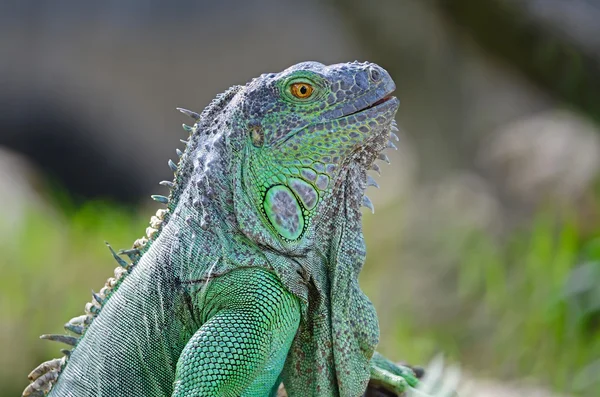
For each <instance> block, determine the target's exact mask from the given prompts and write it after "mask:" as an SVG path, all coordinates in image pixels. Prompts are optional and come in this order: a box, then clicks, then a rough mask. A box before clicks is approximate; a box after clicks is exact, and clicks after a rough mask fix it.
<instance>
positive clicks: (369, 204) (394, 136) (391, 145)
mask: <svg viewBox="0 0 600 397" xmlns="http://www.w3.org/2000/svg"><path fill="white" fill-rule="evenodd" d="M397 132H398V124H397V123H396V120H393V121H392V128H391V131H390V139H389V140H388V143H387V147H386V149H394V150H398V148H397V147H396V145H394V143H393V142H392V139H393V140H395V141H396V142H398V141H399V140H400V138H398V135H397V134H396V133H397ZM377 159H378V160H382V161H385V162H386V163H387V164H390V159H389V157H388V156H387V155H386V154H385V153H379V155H378V157H377ZM371 170H373V171H375V172H377V174H378V175H381V169H380V168H379V165H378V164H376V163H373V164H371ZM369 186H373V187H375V188H377V189H379V185H378V184H377V182H376V181H375V179H374V178H373V177H372V176H371V175H368V174H367V176H366V187H369ZM362 206H363V207H366V208H368V209H369V210H371V213H375V206H374V205H373V202H372V201H371V199H370V198H369V197H367V195H366V194H364V195H363V198H362Z"/></svg>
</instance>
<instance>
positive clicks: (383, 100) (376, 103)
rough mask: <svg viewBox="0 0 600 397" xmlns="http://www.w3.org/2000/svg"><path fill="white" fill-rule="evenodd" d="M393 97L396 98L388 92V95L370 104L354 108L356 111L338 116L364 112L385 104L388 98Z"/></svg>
mask: <svg viewBox="0 0 600 397" xmlns="http://www.w3.org/2000/svg"><path fill="white" fill-rule="evenodd" d="M394 98H396V97H395V96H393V95H391V94H388V95H386V96H384V97H383V98H381V99H378V100H377V101H375V102H373V103H372V104H370V105H367V106H365V107H364V108H361V109H358V110H356V111H354V112H352V113H348V114H344V115H343V116H341V117H339V118H343V117H348V116H352V115H355V114H359V113H362V112H366V111H369V110H372V109H375V108H377V107H379V106H381V105H383V104H385V103H386V102H388V101H390V100H392V99H394Z"/></svg>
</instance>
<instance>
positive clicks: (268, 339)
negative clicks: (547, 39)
mask: <svg viewBox="0 0 600 397" xmlns="http://www.w3.org/2000/svg"><path fill="white" fill-rule="evenodd" d="M299 83H304V84H307V85H310V86H311V87H312V88H313V91H312V93H311V94H310V95H308V96H307V97H306V98H298V97H296V96H294V95H293V90H292V88H291V87H292V85H293V84H299ZM394 89H395V85H394V82H393V81H392V79H391V78H390V76H389V75H388V73H387V72H386V71H385V70H384V69H382V68H381V67H379V66H377V65H375V64H372V63H359V62H352V63H344V64H337V65H331V66H325V65H322V64H319V63H316V62H304V63H300V64H298V65H295V66H293V67H291V68H289V69H286V70H284V71H283V72H281V73H277V74H275V73H272V74H264V75H262V76H260V77H259V78H256V79H254V80H252V81H251V82H249V83H248V84H246V85H245V86H235V87H232V88H230V89H229V90H228V91H226V92H225V93H223V94H221V95H220V96H218V97H217V98H216V99H215V100H214V101H213V102H212V103H211V104H210V105H209V106H208V107H207V108H206V109H205V110H204V112H203V113H202V114H201V115H198V114H195V113H193V112H189V111H185V110H184V111H183V112H184V113H187V114H188V115H190V116H191V117H193V118H194V119H195V120H196V123H195V125H194V126H193V127H187V126H184V128H186V129H187V130H188V131H189V132H190V138H189V141H187V142H186V150H185V152H184V153H179V154H180V157H181V158H180V161H179V164H177V165H175V164H174V163H172V162H170V166H171V167H172V168H173V169H174V171H175V179H174V181H173V182H165V183H163V184H164V185H167V186H169V187H170V188H171V192H170V195H169V197H168V198H167V197H163V196H154V198H155V199H156V200H157V201H160V202H163V203H165V204H166V206H167V208H166V210H159V211H158V212H157V214H156V216H154V217H152V220H151V222H150V225H151V226H150V227H149V228H148V229H147V238H146V237H144V238H141V239H139V240H137V241H136V242H135V243H134V248H133V249H132V250H127V251H124V252H122V253H121V254H126V255H127V256H128V257H129V259H130V260H131V262H132V263H129V262H126V261H124V260H123V259H121V258H120V257H119V256H118V255H117V254H116V253H114V251H113V254H114V256H115V258H116V259H117V260H118V262H119V265H120V266H119V267H118V268H117V269H116V270H115V277H114V278H111V279H109V280H108V281H107V284H106V286H105V287H104V288H103V289H102V290H100V292H99V293H98V294H96V295H94V300H93V301H92V302H91V303H90V304H88V305H87V306H86V314H85V315H84V316H80V317H77V318H74V319H72V320H71V321H70V322H69V323H67V324H66V328H67V329H68V330H69V331H70V332H71V333H74V336H56V335H46V336H43V338H46V339H53V340H59V341H63V342H66V343H68V344H71V345H73V346H74V348H73V350H72V351H71V352H67V355H68V356H66V357H65V358H63V359H57V360H52V361H49V362H47V363H44V364H42V365H40V366H39V367H38V368H36V369H35V370H34V371H33V372H32V373H31V374H30V379H31V380H32V383H31V385H30V386H29V387H28V388H27V389H26V390H25V392H24V393H23V395H24V396H43V395H49V396H53V397H64V396H77V397H86V396H147V397H159V396H160V397H167V396H174V397H188V396H189V397H191V396H247V397H258V396H261V397H263V396H274V395H276V393H277V389H278V386H279V385H280V383H281V382H283V383H284V385H285V388H286V390H287V393H288V395H289V396H326V397H327V396H361V395H363V393H364V392H365V389H366V387H367V383H368V382H369V380H371V381H372V382H373V383H375V384H377V385H379V386H383V387H385V388H387V389H388V390H393V391H395V392H397V393H402V392H404V391H405V390H407V389H408V388H409V386H415V385H416V383H417V380H416V378H415V376H414V374H413V372H412V371H411V370H410V369H408V368H405V367H400V366H396V365H395V364H393V363H391V362H390V361H388V360H386V359H385V358H383V357H382V356H380V355H378V354H375V355H374V353H375V347H376V345H377V342H378V338H379V328H378V322H377V316H376V313H375V310H374V308H373V306H372V304H371V302H370V301H369V300H368V298H367V297H366V296H365V295H364V294H363V293H362V291H361V290H360V288H359V286H358V281H357V277H358V274H359V272H360V270H361V268H362V266H363V263H364V260H365V254H366V252H365V244H364V239H363V235H362V227H361V212H360V207H361V205H362V204H365V205H367V206H371V204H370V201H369V200H368V198H366V196H364V193H363V192H364V190H365V188H366V187H367V185H369V184H372V182H371V179H370V177H367V174H366V172H367V170H368V169H369V168H371V167H372V166H373V162H374V161H375V160H376V159H377V158H378V157H380V156H381V154H380V153H381V152H382V150H384V149H385V148H386V147H390V146H393V145H391V144H390V143H388V140H389V139H390V137H395V135H394V134H393V130H394V129H395V124H394V121H393V120H394V115H395V113H396V110H397V107H398V104H399V102H398V100H397V99H396V98H395V97H392V96H390V94H391V93H392V91H394ZM111 250H112V249H111ZM67 358H68V359H67Z"/></svg>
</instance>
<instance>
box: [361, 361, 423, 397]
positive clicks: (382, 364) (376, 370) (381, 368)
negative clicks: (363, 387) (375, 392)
mask: <svg viewBox="0 0 600 397" xmlns="http://www.w3.org/2000/svg"><path fill="white" fill-rule="evenodd" d="M370 383H372V384H374V385H376V386H381V387H382V388H383V389H386V390H390V391H393V392H395V393H397V394H402V393H404V392H406V391H407V390H408V389H409V388H411V387H416V386H417V385H418V384H419V379H417V376H416V374H415V372H414V371H413V370H412V369H411V368H409V367H406V366H403V365H398V364H395V363H393V362H392V361H390V360H388V359H387V358H385V357H383V356H382V355H381V354H379V353H377V352H375V354H374V355H373V357H372V358H371V379H370Z"/></svg>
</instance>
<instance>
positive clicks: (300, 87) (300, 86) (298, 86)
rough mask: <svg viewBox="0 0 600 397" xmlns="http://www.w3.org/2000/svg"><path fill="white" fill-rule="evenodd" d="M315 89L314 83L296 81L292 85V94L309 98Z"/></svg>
mask: <svg viewBox="0 0 600 397" xmlns="http://www.w3.org/2000/svg"><path fill="white" fill-rule="evenodd" d="M313 91H314V89H313V87H312V85H310V84H308V83H294V84H292V85H291V86H290V92H291V93H292V95H293V96H295V97H296V98H300V99H306V98H309V97H310V96H311V95H312V93H313Z"/></svg>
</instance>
